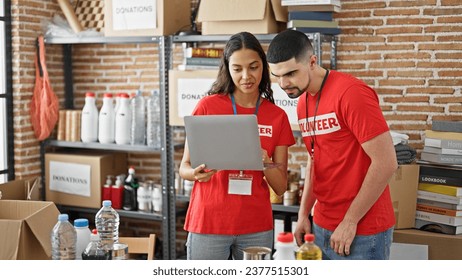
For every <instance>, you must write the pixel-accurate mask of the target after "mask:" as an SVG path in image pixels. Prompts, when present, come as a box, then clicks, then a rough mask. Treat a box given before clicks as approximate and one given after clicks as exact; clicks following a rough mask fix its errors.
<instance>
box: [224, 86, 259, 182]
mask: <svg viewBox="0 0 462 280" xmlns="http://www.w3.org/2000/svg"><path fill="white" fill-rule="evenodd" d="M231 103H232V104H233V112H234V115H237V108H236V101H235V100H234V94H231ZM259 106H260V94H259V95H258V99H257V104H256V105H255V115H257V114H258V107H259ZM243 176H244V170H240V171H239V177H243Z"/></svg>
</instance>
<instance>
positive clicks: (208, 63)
mask: <svg viewBox="0 0 462 280" xmlns="http://www.w3.org/2000/svg"><path fill="white" fill-rule="evenodd" d="M222 55H223V48H214V47H202V48H199V47H187V48H185V49H184V59H183V63H182V64H180V65H178V70H182V71H185V70H200V69H212V70H213V69H218V66H219V65H220V61H221V56H222Z"/></svg>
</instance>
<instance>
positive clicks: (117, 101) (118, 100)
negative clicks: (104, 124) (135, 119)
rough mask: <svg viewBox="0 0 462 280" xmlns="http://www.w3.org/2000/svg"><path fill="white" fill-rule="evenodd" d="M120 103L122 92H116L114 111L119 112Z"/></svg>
mask: <svg viewBox="0 0 462 280" xmlns="http://www.w3.org/2000/svg"><path fill="white" fill-rule="evenodd" d="M119 105H120V93H116V95H115V105H114V113H115V114H117V110H118V109H119Z"/></svg>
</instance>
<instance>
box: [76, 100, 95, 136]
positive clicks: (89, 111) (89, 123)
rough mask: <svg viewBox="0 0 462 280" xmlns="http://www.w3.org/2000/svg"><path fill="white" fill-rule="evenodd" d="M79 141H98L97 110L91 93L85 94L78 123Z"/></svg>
mask: <svg viewBox="0 0 462 280" xmlns="http://www.w3.org/2000/svg"><path fill="white" fill-rule="evenodd" d="M80 139H82V142H96V141H98V108H97V107H96V100H95V94H94V93H93V92H87V93H86V94H85V105H84V106H83V109H82V117H81V123H80Z"/></svg>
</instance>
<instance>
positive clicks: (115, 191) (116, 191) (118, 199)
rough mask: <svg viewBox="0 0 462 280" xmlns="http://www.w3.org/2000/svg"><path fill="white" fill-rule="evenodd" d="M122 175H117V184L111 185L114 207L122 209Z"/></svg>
mask: <svg viewBox="0 0 462 280" xmlns="http://www.w3.org/2000/svg"><path fill="white" fill-rule="evenodd" d="M122 182H123V180H122V178H121V176H116V181H115V184H114V185H112V186H111V201H112V208H114V209H122V203H123V196H124V185H123V183H122Z"/></svg>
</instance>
